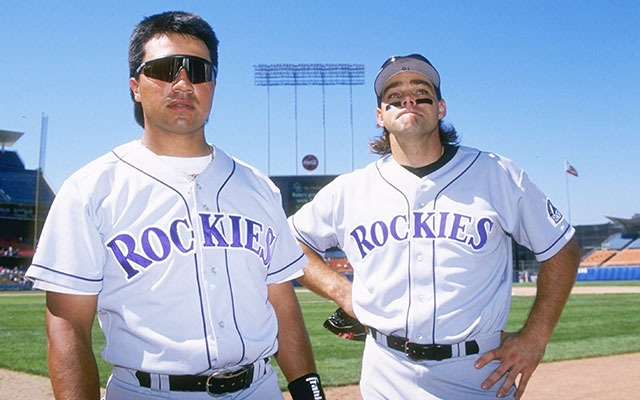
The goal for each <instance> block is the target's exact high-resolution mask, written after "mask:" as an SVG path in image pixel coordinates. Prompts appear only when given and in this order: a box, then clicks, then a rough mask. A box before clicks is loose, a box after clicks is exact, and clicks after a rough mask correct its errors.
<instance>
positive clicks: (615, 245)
mask: <svg viewBox="0 0 640 400" xmlns="http://www.w3.org/2000/svg"><path fill="white" fill-rule="evenodd" d="M633 239H635V238H626V237H623V236H622V234H620V233H616V234H615V235H613V236H611V237H610V238H609V239H607V240H606V241H604V242H603V243H602V247H603V248H604V249H609V250H622V249H624V248H625V247H627V245H628V244H629V243H631V241H632V240H633Z"/></svg>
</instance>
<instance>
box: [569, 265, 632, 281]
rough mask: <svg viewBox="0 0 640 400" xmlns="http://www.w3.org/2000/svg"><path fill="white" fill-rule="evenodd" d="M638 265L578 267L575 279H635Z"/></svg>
mask: <svg viewBox="0 0 640 400" xmlns="http://www.w3.org/2000/svg"><path fill="white" fill-rule="evenodd" d="M637 280H640V266H633V267H596V268H579V269H578V275H577V276H576V281H637Z"/></svg>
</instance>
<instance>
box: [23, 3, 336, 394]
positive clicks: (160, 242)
mask: <svg viewBox="0 0 640 400" xmlns="http://www.w3.org/2000/svg"><path fill="white" fill-rule="evenodd" d="M217 48H218V39H217V38H216V36H215V34H214V32H213V30H212V29H211V27H210V26H209V24H208V23H207V22H205V21H204V20H203V19H202V18H200V17H199V16H197V15H194V14H188V13H184V12H166V13H162V14H158V15H153V16H150V17H147V18H145V19H144V20H143V21H142V22H141V23H140V24H139V25H137V26H136V28H135V29H134V32H133V35H132V37H131V40H130V43H129V67H130V77H131V78H130V81H129V83H130V88H131V94H132V98H133V100H134V109H135V116H136V120H137V122H138V123H139V124H140V125H141V126H142V127H143V128H144V132H143V134H142V138H141V139H140V140H135V141H132V142H130V143H127V144H124V145H121V146H119V147H116V148H115V149H114V150H113V151H111V152H110V153H108V154H106V155H104V156H102V157H100V158H98V159H97V160H95V161H93V162H91V163H89V164H88V165H86V166H85V167H83V168H81V169H80V170H78V171H77V172H75V173H74V174H73V175H72V176H71V177H70V178H69V179H67V180H66V181H65V182H64V184H63V185H62V187H61V189H60V191H59V193H58V195H57V196H56V199H55V201H54V203H53V206H52V208H51V211H50V213H49V216H48V218H47V221H46V223H45V226H44V229H43V233H42V236H41V238H40V242H39V244H38V248H37V251H36V254H35V256H34V259H33V264H32V265H31V266H30V268H29V270H28V276H29V277H30V278H31V279H33V280H34V281H35V285H34V286H35V287H36V288H38V289H42V290H46V291H47V307H46V324H47V338H48V363H49V372H50V375H51V382H52V386H53V391H54V394H55V396H56V398H59V399H98V398H99V396H100V387H99V377H98V370H97V365H96V361H95V358H94V355H93V351H92V342H91V328H92V325H93V321H94V317H95V314H96V308H97V313H98V319H99V323H100V327H101V328H102V329H103V331H104V334H105V338H106V347H105V348H104V351H103V353H102V356H103V358H104V359H105V360H106V361H107V362H109V363H111V364H113V366H114V367H113V371H112V374H111V377H110V378H109V381H108V383H107V389H106V399H107V400H111V399H116V400H120V399H152V398H166V399H168V398H171V399H210V398H211V396H213V397H216V398H222V399H261V400H262V399H282V393H281V391H280V389H279V387H278V382H277V375H276V372H275V370H274V369H273V368H272V367H271V362H270V359H271V357H272V356H273V357H274V358H275V359H276V361H277V362H278V364H279V365H280V367H281V368H282V371H283V373H284V375H285V378H286V379H287V380H288V381H289V382H290V383H289V390H290V392H291V395H292V397H293V398H294V399H323V398H324V394H323V391H322V387H321V385H320V381H319V377H318V375H317V373H316V369H315V364H314V360H313V354H312V351H311V346H310V342H309V338H308V335H307V332H306V329H305V327H304V323H303V320H302V314H301V311H300V307H299V304H298V301H297V299H296V296H295V293H294V291H293V287H292V285H291V283H290V281H291V280H292V279H293V278H296V277H298V276H299V275H301V273H302V268H303V266H304V264H305V263H306V258H305V257H304V254H303V252H302V250H301V249H300V246H299V245H298V242H297V241H296V240H295V239H294V237H293V235H292V234H291V231H290V230H289V227H288V225H287V220H286V218H285V215H284V212H283V210H282V205H281V200H280V194H279V192H278V190H277V188H276V187H275V185H273V184H272V183H271V182H270V181H269V180H268V179H267V178H266V177H264V176H263V175H262V174H261V173H260V172H258V171H257V170H256V169H254V168H253V167H251V166H249V165H247V164H245V163H243V162H241V161H239V160H237V159H235V158H234V157H232V156H230V155H228V154H227V153H225V152H224V151H223V150H221V149H220V148H218V147H216V146H214V145H210V144H208V143H207V142H206V140H205V136H204V125H205V123H206V122H207V119H208V117H209V113H210V111H211V105H212V100H213V94H214V89H215V83H216V75H217V68H218V50H217Z"/></svg>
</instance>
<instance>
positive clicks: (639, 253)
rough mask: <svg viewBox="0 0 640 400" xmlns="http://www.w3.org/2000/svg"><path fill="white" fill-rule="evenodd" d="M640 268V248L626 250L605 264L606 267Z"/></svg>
mask: <svg viewBox="0 0 640 400" xmlns="http://www.w3.org/2000/svg"><path fill="white" fill-rule="evenodd" d="M623 265H624V266H640V248H633V249H630V248H626V249H624V250H621V251H619V252H618V253H617V254H616V255H614V256H613V257H611V258H610V259H609V260H607V261H606V262H605V263H604V266H605V267H613V266H623Z"/></svg>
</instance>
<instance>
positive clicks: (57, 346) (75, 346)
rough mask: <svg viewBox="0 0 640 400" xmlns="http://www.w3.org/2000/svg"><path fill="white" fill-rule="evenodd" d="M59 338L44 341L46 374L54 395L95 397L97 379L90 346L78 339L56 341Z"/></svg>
mask: <svg viewBox="0 0 640 400" xmlns="http://www.w3.org/2000/svg"><path fill="white" fill-rule="evenodd" d="M60 339H62V338H58V339H50V340H49V342H48V345H47V360H48V364H49V374H50V376H51V386H52V387H53V393H54V395H55V398H56V399H57V400H63V399H65V400H66V399H70V400H71V399H99V398H100V380H99V375H98V366H97V364H96V360H95V356H94V354H93V350H92V349H91V348H89V349H87V348H86V346H85V345H84V344H82V343H80V342H78V341H75V340H67V343H60ZM67 339H68V338H67Z"/></svg>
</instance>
